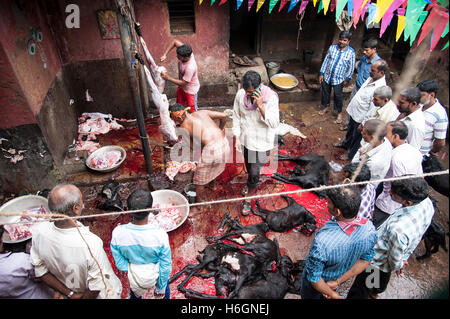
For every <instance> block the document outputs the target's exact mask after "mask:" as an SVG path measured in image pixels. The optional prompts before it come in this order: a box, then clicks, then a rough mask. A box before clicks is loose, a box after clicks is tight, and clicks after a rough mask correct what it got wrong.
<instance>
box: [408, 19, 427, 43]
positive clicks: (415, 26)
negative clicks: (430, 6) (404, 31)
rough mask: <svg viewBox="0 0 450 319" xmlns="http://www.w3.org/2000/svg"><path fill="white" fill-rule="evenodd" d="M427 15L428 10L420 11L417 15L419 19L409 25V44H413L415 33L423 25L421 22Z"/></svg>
mask: <svg viewBox="0 0 450 319" xmlns="http://www.w3.org/2000/svg"><path fill="white" fill-rule="evenodd" d="M427 15H428V12H426V11H423V12H421V14H420V16H419V20H418V21H417V22H415V23H413V24H412V25H411V26H410V34H409V45H412V44H413V42H414V40H415V39H416V37H417V34H418V33H419V31H420V28H421V27H422V25H423V22H424V21H425V19H426V18H427Z"/></svg>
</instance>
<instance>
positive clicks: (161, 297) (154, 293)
mask: <svg viewBox="0 0 450 319" xmlns="http://www.w3.org/2000/svg"><path fill="white" fill-rule="evenodd" d="M156 289H157V288H155V290H154V291H153V296H154V297H155V299H163V298H164V296H165V295H166V292H163V293H162V294H158V293H157V292H156Z"/></svg>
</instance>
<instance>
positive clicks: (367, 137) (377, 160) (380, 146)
mask: <svg viewBox="0 0 450 319" xmlns="http://www.w3.org/2000/svg"><path fill="white" fill-rule="evenodd" d="M361 133H362V136H363V139H364V141H366V145H364V146H362V147H361V148H360V149H359V151H358V152H356V154H355V156H354V157H353V159H352V163H358V162H361V161H363V160H364V161H366V162H365V163H366V165H367V166H368V167H369V170H370V176H371V177H370V180H378V179H383V178H384V177H385V175H386V173H387V171H388V169H389V163H390V160H391V152H392V146H391V143H390V142H389V140H387V139H386V138H385V136H386V125H385V124H384V122H383V121H381V120H376V119H371V120H368V121H367V122H366V123H365V124H364V127H363V129H362V132H361ZM377 134H378V137H377ZM371 143H372V144H373V146H372V149H369V148H370V146H371ZM378 184H379V183H373V185H374V187H375V188H376V187H377V186H378Z"/></svg>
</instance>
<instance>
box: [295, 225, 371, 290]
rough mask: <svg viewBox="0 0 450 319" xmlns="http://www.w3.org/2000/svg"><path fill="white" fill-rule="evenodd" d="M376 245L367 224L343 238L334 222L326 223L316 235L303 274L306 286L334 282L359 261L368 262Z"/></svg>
mask: <svg viewBox="0 0 450 319" xmlns="http://www.w3.org/2000/svg"><path fill="white" fill-rule="evenodd" d="M376 241H377V234H376V231H375V227H374V226H373V224H372V222H371V221H367V223H365V224H364V225H361V226H358V227H357V228H356V230H355V231H354V232H353V233H352V234H351V236H349V235H347V234H346V233H345V232H344V231H343V230H342V229H341V227H340V226H339V225H338V223H337V222H336V221H331V220H329V221H327V222H326V224H325V225H324V226H323V227H322V228H321V229H320V230H319V231H318V232H317V233H316V236H315V238H314V241H313V243H312V245H311V249H310V251H309V254H308V256H307V257H306V264H305V269H304V272H305V274H306V278H307V279H308V281H310V282H318V281H319V280H320V278H323V280H325V281H329V280H336V279H337V278H339V277H341V276H342V275H343V274H344V273H345V272H347V271H348V270H349V269H350V268H351V267H353V265H354V264H355V263H356V262H357V261H358V260H359V259H363V260H366V261H371V260H372V258H373V256H374V253H375V252H374V250H373V247H374V245H375V243H376Z"/></svg>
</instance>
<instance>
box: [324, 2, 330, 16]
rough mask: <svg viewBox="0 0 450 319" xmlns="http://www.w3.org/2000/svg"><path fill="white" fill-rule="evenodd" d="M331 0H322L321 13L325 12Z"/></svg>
mask: <svg viewBox="0 0 450 319" xmlns="http://www.w3.org/2000/svg"><path fill="white" fill-rule="evenodd" d="M330 1H331V0H322V3H323V14H327V11H328V7H329V6H330Z"/></svg>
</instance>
